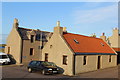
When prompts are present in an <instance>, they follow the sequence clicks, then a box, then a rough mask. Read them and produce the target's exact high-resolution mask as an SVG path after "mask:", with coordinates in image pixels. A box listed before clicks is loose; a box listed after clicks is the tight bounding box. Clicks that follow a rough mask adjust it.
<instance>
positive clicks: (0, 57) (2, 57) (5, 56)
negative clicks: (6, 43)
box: [0, 55, 8, 59]
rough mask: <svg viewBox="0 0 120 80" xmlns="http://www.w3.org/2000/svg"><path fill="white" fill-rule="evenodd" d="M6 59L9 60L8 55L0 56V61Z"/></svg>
mask: <svg viewBox="0 0 120 80" xmlns="http://www.w3.org/2000/svg"><path fill="white" fill-rule="evenodd" d="M6 58H8V56H7V55H0V59H6Z"/></svg>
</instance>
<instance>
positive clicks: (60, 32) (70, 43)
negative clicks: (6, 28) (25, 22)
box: [6, 19, 117, 75]
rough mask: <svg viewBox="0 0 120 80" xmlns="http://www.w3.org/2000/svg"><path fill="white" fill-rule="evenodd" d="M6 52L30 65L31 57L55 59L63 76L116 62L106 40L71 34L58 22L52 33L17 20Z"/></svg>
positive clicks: (113, 64)
mask: <svg viewBox="0 0 120 80" xmlns="http://www.w3.org/2000/svg"><path fill="white" fill-rule="evenodd" d="M41 36H43V37H41ZM6 53H8V54H11V55H13V57H14V58H15V60H16V61H17V63H23V64H27V63H28V62H29V61H30V60H42V61H49V62H54V63H56V64H57V65H58V66H59V67H61V68H62V69H63V71H64V75H75V74H78V73H83V72H88V71H94V70H97V69H104V68H108V67H114V66H116V65H117V53H116V52H115V51H114V50H113V49H112V48H111V47H110V46H109V45H108V44H107V43H106V42H105V41H103V40H102V39H100V38H95V37H89V36H84V35H79V34H73V33H68V32H67V30H66V27H61V26H60V22H59V21H58V22H57V26H56V27H54V31H53V33H50V32H45V31H40V30H33V29H26V28H21V27H19V26H18V20H17V19H15V21H14V25H13V29H12V31H11V32H10V34H9V36H8V38H7V46H6Z"/></svg>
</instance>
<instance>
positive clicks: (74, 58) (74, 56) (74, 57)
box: [73, 54, 76, 75]
mask: <svg viewBox="0 0 120 80" xmlns="http://www.w3.org/2000/svg"><path fill="white" fill-rule="evenodd" d="M75 61H76V55H75V54H73V75H75Z"/></svg>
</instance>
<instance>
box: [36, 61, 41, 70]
mask: <svg viewBox="0 0 120 80" xmlns="http://www.w3.org/2000/svg"><path fill="white" fill-rule="evenodd" d="M36 69H37V70H42V66H41V62H40V61H39V62H37V64H36Z"/></svg>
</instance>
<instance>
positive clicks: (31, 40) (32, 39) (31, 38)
mask: <svg viewBox="0 0 120 80" xmlns="http://www.w3.org/2000/svg"><path fill="white" fill-rule="evenodd" d="M30 42H31V43H33V42H34V35H31V36H30Z"/></svg>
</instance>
